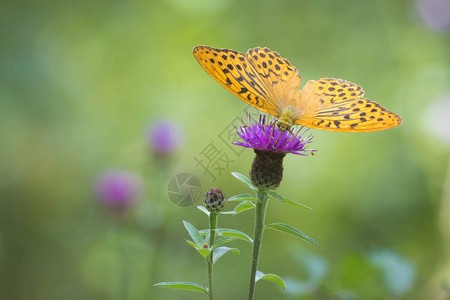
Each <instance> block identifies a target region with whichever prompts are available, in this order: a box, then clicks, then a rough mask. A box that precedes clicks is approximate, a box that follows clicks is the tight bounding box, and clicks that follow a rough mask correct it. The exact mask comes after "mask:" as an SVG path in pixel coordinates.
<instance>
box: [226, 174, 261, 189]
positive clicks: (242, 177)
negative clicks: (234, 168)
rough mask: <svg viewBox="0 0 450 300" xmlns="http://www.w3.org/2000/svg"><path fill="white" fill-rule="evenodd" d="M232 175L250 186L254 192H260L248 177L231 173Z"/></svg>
mask: <svg viewBox="0 0 450 300" xmlns="http://www.w3.org/2000/svg"><path fill="white" fill-rule="evenodd" d="M231 175H233V176H234V177H236V178H237V179H239V180H240V181H242V182H243V183H245V184H246V185H248V186H249V187H250V188H251V189H252V190H254V191H257V190H258V188H257V187H256V186H254V185H253V183H252V182H251V181H250V179H248V178H247V177H245V176H244V175H242V174H241V173H238V172H231Z"/></svg>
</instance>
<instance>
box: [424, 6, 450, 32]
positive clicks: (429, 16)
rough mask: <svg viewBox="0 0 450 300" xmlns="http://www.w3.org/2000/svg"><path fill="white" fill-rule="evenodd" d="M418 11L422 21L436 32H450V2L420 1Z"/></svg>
mask: <svg viewBox="0 0 450 300" xmlns="http://www.w3.org/2000/svg"><path fill="white" fill-rule="evenodd" d="M417 9H418V11H419V14H420V16H421V17H422V20H423V21H424V22H425V23H426V24H427V25H428V26H429V27H430V28H431V29H433V30H435V31H449V30H450V1H448V0H418V2H417Z"/></svg>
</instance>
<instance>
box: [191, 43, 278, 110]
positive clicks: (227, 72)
mask: <svg viewBox="0 0 450 300" xmlns="http://www.w3.org/2000/svg"><path fill="white" fill-rule="evenodd" d="M193 53H194V56H195V58H196V59H197V61H198V62H199V63H200V65H201V66H202V67H203V68H204V69H205V71H206V72H208V74H209V75H211V77H213V78H214V79H215V80H216V81H217V82H218V83H220V84H221V85H222V86H223V87H225V88H226V89H227V90H229V91H230V92H232V93H233V94H234V95H235V96H237V97H238V98H240V99H241V100H243V101H244V102H246V103H248V104H250V105H251V106H253V107H255V108H257V109H259V110H261V111H263V112H269V110H271V109H273V107H271V102H270V101H268V99H269V97H270V92H269V90H268V88H267V86H266V85H265V82H264V80H263V78H261V76H260V75H259V74H258V72H257V71H256V70H255V68H254V67H253V64H252V63H251V62H250V61H249V60H248V58H247V57H246V56H245V55H244V54H242V53H239V52H236V51H233V50H228V49H215V48H211V47H207V46H197V47H195V48H194V50H193Z"/></svg>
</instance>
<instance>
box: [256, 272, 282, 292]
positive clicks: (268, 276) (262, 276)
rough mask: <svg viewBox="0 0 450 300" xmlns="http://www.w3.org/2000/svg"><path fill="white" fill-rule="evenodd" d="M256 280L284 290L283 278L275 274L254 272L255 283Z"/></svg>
mask: <svg viewBox="0 0 450 300" xmlns="http://www.w3.org/2000/svg"><path fill="white" fill-rule="evenodd" d="M258 280H266V281H270V282H272V283H275V284H277V285H279V286H280V287H281V288H283V289H285V288H286V284H285V283H284V280H283V278H281V277H280V276H278V275H276V274H264V273H263V272H261V271H256V277H255V282H258Z"/></svg>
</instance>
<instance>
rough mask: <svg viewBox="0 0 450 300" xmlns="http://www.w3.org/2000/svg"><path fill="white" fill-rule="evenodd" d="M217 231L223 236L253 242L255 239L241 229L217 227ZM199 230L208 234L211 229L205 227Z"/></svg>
mask: <svg viewBox="0 0 450 300" xmlns="http://www.w3.org/2000/svg"><path fill="white" fill-rule="evenodd" d="M215 231H216V233H217V235H220V236H223V237H236V238H238V239H240V240H243V241H247V242H250V243H253V240H252V238H251V237H249V236H248V235H247V234H246V233H244V232H242V231H239V230H235V229H230V228H217V229H215ZM199 232H200V234H202V235H206V234H208V233H209V229H203V230H200V231H199Z"/></svg>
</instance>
